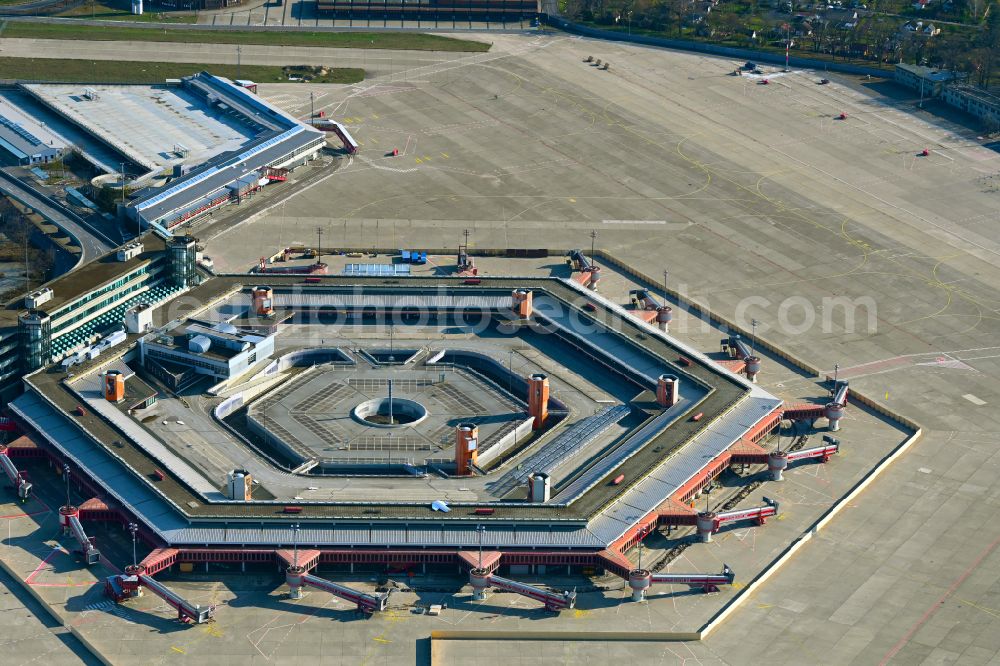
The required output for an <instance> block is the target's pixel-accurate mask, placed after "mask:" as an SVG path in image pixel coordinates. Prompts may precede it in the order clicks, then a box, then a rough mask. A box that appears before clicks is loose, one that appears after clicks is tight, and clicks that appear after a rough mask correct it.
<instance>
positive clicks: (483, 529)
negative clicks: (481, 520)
mask: <svg viewBox="0 0 1000 666" xmlns="http://www.w3.org/2000/svg"><path fill="white" fill-rule="evenodd" d="M485 532H486V525H476V533H477V534H478V535H479V568H480V569H482V568H483V534H484V533H485Z"/></svg>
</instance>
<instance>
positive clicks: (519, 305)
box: [511, 289, 531, 319]
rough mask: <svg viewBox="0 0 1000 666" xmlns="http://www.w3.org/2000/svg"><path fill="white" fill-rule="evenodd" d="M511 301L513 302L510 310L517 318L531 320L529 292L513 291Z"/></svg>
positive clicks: (522, 290)
mask: <svg viewBox="0 0 1000 666" xmlns="http://www.w3.org/2000/svg"><path fill="white" fill-rule="evenodd" d="M511 299H512V301H513V303H512V305H511V310H513V311H514V313H515V314H516V315H517V316H518V318H519V319H530V318H531V292H530V291H529V290H527V289H515V290H514V291H513V292H512V293H511Z"/></svg>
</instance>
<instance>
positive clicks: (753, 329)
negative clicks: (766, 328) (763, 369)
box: [750, 319, 757, 356]
mask: <svg viewBox="0 0 1000 666" xmlns="http://www.w3.org/2000/svg"><path fill="white" fill-rule="evenodd" d="M756 347H757V320H756V319H751V320H750V355H751V356H753V355H754V351H755V348H756Z"/></svg>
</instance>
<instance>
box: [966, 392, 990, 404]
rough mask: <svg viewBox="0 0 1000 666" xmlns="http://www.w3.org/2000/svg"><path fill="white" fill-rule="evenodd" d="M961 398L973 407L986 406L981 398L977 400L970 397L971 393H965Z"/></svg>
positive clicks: (974, 397) (972, 396)
mask: <svg viewBox="0 0 1000 666" xmlns="http://www.w3.org/2000/svg"><path fill="white" fill-rule="evenodd" d="M962 397H963V398H965V399H966V400H968V401H969V402H971V403H972V404H973V405H978V406H980V407H982V406H983V405H985V404H986V401H985V400H983V399H981V398H977V397H976V396H974V395H972V394H971V393H966V394H965V395H963V396H962Z"/></svg>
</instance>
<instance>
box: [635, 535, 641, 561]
mask: <svg viewBox="0 0 1000 666" xmlns="http://www.w3.org/2000/svg"><path fill="white" fill-rule="evenodd" d="M636 569H639V570H642V533H640V535H639V562H638V563H637V564H636Z"/></svg>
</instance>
